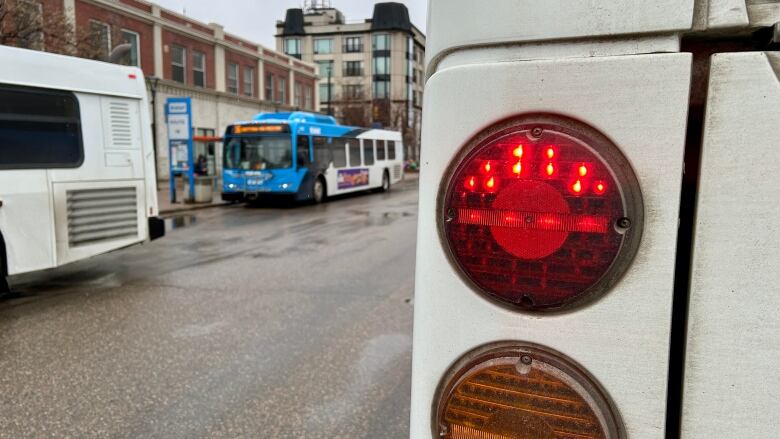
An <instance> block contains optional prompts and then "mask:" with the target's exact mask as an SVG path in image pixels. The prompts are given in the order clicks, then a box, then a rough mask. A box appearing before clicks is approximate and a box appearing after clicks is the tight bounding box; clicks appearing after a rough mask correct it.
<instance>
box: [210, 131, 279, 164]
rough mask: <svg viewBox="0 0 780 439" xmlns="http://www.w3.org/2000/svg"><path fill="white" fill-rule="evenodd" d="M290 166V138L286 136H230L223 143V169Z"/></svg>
mask: <svg viewBox="0 0 780 439" xmlns="http://www.w3.org/2000/svg"><path fill="white" fill-rule="evenodd" d="M290 167H292V140H291V138H290V136H289V135H287V136H263V137H257V136H253V137H231V138H229V140H228V142H227V144H226V145H225V169H242V170H246V171H262V170H265V169H287V168H290Z"/></svg>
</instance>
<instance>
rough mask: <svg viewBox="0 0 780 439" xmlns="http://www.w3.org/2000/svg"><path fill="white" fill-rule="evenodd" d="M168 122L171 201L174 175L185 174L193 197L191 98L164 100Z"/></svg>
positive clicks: (190, 195) (174, 197)
mask: <svg viewBox="0 0 780 439" xmlns="http://www.w3.org/2000/svg"><path fill="white" fill-rule="evenodd" d="M165 116H166V120H167V122H168V158H169V160H168V163H169V175H170V182H171V187H170V196H171V202H172V203H175V202H176V176H177V175H186V177H187V180H188V181H189V183H190V184H189V186H190V188H189V189H190V190H189V199H190V200H194V199H195V174H194V169H193V168H194V163H193V157H192V99H191V98H189V97H185V98H168V99H167V100H166V101H165Z"/></svg>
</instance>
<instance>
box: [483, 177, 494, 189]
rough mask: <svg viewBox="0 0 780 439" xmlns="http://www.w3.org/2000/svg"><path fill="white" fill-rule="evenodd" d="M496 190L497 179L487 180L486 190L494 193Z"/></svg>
mask: <svg viewBox="0 0 780 439" xmlns="http://www.w3.org/2000/svg"><path fill="white" fill-rule="evenodd" d="M495 188H496V178H495V177H490V178H488V179H487V180H485V189H487V190H489V191H492V190H494V189H495Z"/></svg>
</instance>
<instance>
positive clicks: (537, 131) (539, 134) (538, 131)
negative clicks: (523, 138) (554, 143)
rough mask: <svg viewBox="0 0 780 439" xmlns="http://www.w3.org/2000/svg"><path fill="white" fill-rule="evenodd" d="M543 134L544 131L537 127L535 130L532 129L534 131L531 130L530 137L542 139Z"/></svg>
mask: <svg viewBox="0 0 780 439" xmlns="http://www.w3.org/2000/svg"><path fill="white" fill-rule="evenodd" d="M543 132H544V130H542V129H541V128H539V127H537V128H534V129H532V130H531V135H532V136H534V137H542V133H543Z"/></svg>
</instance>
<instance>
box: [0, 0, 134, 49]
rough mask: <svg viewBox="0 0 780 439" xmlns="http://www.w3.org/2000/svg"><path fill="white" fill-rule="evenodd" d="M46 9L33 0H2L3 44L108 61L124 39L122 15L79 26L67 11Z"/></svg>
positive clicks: (0, 32) (0, 34)
mask: <svg viewBox="0 0 780 439" xmlns="http://www.w3.org/2000/svg"><path fill="white" fill-rule="evenodd" d="M43 8H44V6H43V4H42V3H40V2H37V1H32V0H0V44H3V45H7V46H16V47H22V48H25V49H34V50H45V51H47V52H52V53H60V54H66V55H75V56H79V57H82V58H89V59H95V60H100V61H108V59H109V56H110V54H111V49H112V48H113V47H115V46H117V45H119V44H122V43H123V42H124V41H123V38H122V34H121V29H122V26H121V25H120V18H119V17H118V16H112V17H110V18H109V20H107V22H105V23H97V22H95V23H90V25H89V26H84V27H81V28H78V29H77V28H76V26H75V23H72V22H71V21H70V20H69V19H68V17H67V14H66V11H64V10H59V11H57V10H48V9H47V10H45V11H44V9H43ZM112 46H113V47H112Z"/></svg>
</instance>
